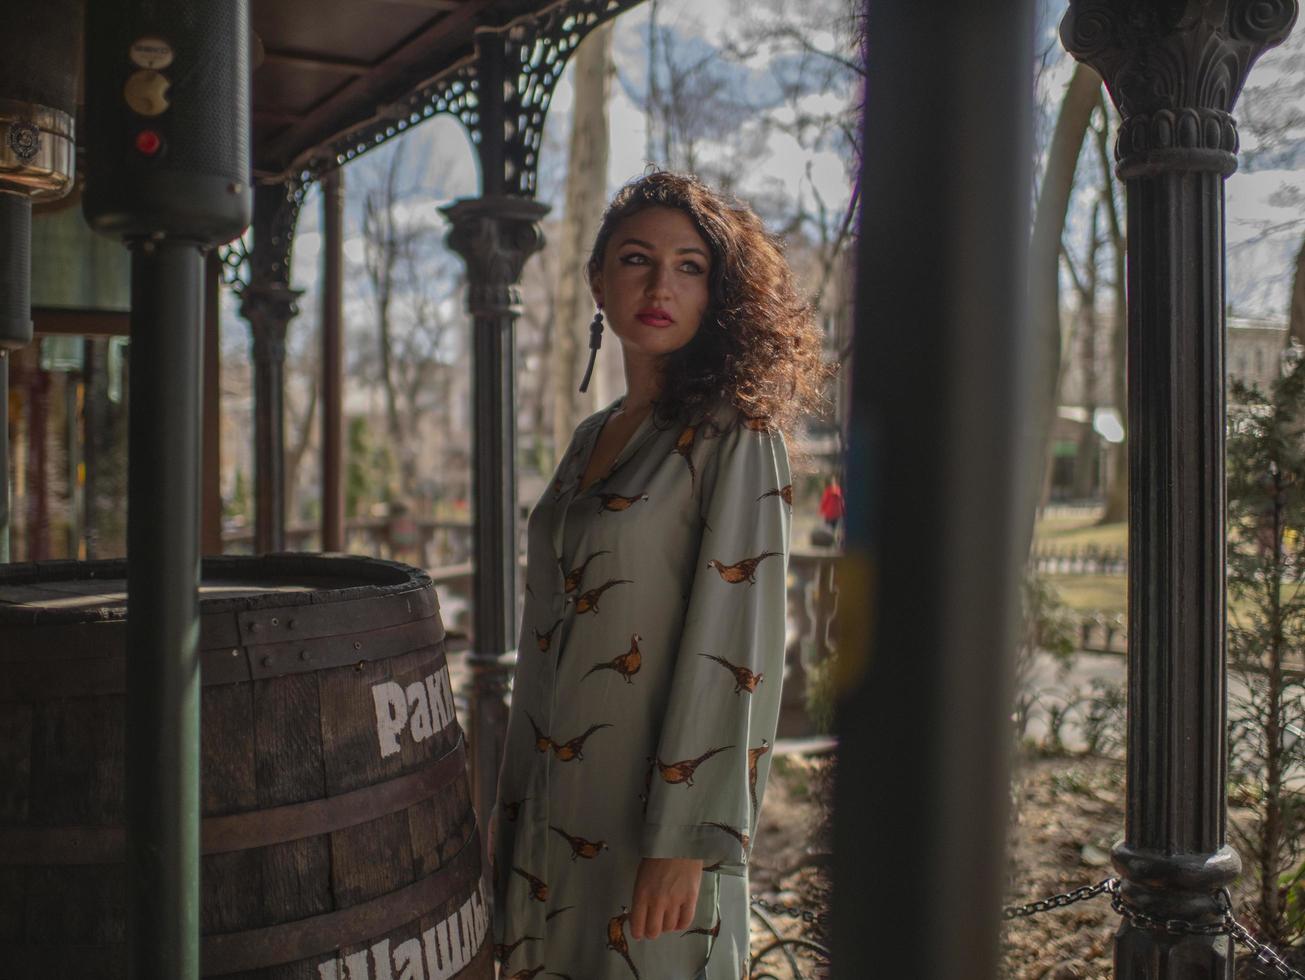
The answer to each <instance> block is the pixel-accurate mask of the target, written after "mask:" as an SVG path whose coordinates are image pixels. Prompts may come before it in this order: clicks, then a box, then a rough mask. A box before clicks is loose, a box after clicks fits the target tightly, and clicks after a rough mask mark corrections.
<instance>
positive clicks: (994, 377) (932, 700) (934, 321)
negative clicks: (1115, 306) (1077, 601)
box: [832, 0, 1034, 980]
mask: <svg viewBox="0 0 1305 980" xmlns="http://www.w3.org/2000/svg"><path fill="white" fill-rule="evenodd" d="M866 17H867V23H866V35H867V37H868V52H867V59H866V63H867V72H868V74H867V79H866V101H865V117H864V119H865V121H864V132H865V133H866V138H865V140H864V143H863V145H864V147H865V158H864V162H863V170H862V176H861V187H862V188H863V193H862V196H861V200H862V202H863V203H862V210H861V229H862V230H861V235H860V245H859V255H858V259H857V286H856V334H855V340H854V351H853V358H852V362H851V370H852V372H853V386H852V422H851V432H850V440H849V448H848V453H847V456H846V460H845V465H846V470H845V472H846V478H847V479H846V490H847V499H848V502H849V508H848V523H847V547H846V552H845V558H844V559H843V560H842V561H841V562H840V566H839V581H840V587H839V591H840V594H841V597H842V598H841V600H840V603H839V605H840V609H841V611H840V614H839V633H840V640H839V651H840V652H839V659H838V661H837V663H838V674H837V676H836V679H835V680H836V684H837V688H838V692H839V693H838V707H837V720H836V730H837V732H838V735H839V740H840V741H839V745H840V748H839V760H838V774H837V785H836V789H835V806H834V850H835V853H836V854H837V855H838V860H837V861H835V862H834V897H833V903H832V907H833V917H834V918H833V940H834V943H833V957H832V961H833V973H832V976H834V977H835V978H838V980H863V978H866V977H911V978H912V980H962V978H964V980H987V978H992V977H995V976H996V973H997V949H998V944H997V935H998V926H999V918H998V908H999V906H1000V904H1001V895H1002V891H1003V887H1002V886H1003V879H1004V874H1003V871H1004V869H1005V862H1004V860H1003V843H1004V837H1005V831H1006V821H1005V814H1006V806H1007V800H1008V797H1009V789H1008V787H1009V782H1008V775H1007V755H1008V750H1009V747H1010V743H1011V738H1010V729H1009V723H1008V718H1009V714H1010V671H1011V655H1012V649H1013V643H1014V636H1015V629H1014V626H1015V622H1016V607H1017V597H1018V582H1019V571H1020V568H1021V565H1022V561H1023V554H1024V552H1025V551H1026V549H1027V544H1028V540H1029V536H1030V535H1031V533H1032V503H1033V497H1034V487H1033V486H1032V485H1031V481H1030V480H1029V479H1028V476H1029V475H1030V474H1031V473H1032V469H1033V468H1032V466H1030V465H1029V462H1028V460H1029V450H1030V449H1031V445H1030V444H1031V438H1030V431H1029V426H1030V421H1029V418H1028V414H1029V411H1030V409H1031V406H1032V404H1033V401H1032V391H1031V385H1030V370H1029V369H1030V367H1031V360H1030V358H1029V356H1028V351H1029V347H1030V336H1029V331H1028V316H1027V310H1026V305H1025V297H1026V295H1027V261H1026V260H1027V253H1028V233H1029V218H1028V211H1029V191H1028V188H1029V183H1028V163H1027V161H1028V160H1029V159H1030V129H1031V119H1032V111H1031V101H1032V99H1031V89H1032V78H1031V59H1030V53H1031V52H1032V50H1033V41H1032V28H1033V16H1032V3H1031V2H1029V0H1021V2H1011V3H999V4H968V5H967V4H929V3H877V2H871V3H869V4H868V5H867V7H866ZM904 324H909V327H906V328H904V326H903V325H904Z"/></svg>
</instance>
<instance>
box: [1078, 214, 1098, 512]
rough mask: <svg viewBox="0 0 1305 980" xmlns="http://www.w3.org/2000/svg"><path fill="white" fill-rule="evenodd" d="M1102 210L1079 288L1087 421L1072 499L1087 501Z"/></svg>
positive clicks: (1092, 479) (1093, 452) (1092, 481)
mask: <svg viewBox="0 0 1305 980" xmlns="http://www.w3.org/2000/svg"><path fill="white" fill-rule="evenodd" d="M1100 213H1101V206H1100V205H1099V204H1097V205H1095V206H1093V208H1092V224H1091V234H1090V237H1089V241H1088V253H1087V261H1086V262H1084V264H1083V275H1082V282H1081V283H1080V284H1079V286H1080V288H1079V338H1078V341H1079V356H1080V357H1081V358H1082V364H1083V410H1084V411H1085V412H1086V413H1087V421H1086V422H1085V423H1084V425H1083V428H1082V429H1081V430H1080V431H1079V434H1078V451H1077V453H1076V455H1075V459H1074V487H1073V495H1074V497H1075V498H1076V499H1078V500H1087V499H1088V498H1089V497H1091V496H1092V495H1093V494H1094V493H1095V492H1096V489H1097V480H1096V462H1097V440H1098V436H1097V430H1096V427H1095V424H1094V423H1095V419H1096V410H1097V279H1098V276H1097V251H1098V248H1099V246H1100V242H1099V241H1098V240H1097V220H1098V218H1099V217H1100Z"/></svg>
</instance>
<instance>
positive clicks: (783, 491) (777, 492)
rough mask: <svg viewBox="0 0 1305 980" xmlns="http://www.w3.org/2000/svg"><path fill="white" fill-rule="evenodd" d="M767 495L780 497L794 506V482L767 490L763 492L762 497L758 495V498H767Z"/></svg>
mask: <svg viewBox="0 0 1305 980" xmlns="http://www.w3.org/2000/svg"><path fill="white" fill-rule="evenodd" d="M767 497H778V498H779V499H780V500H782V501H784V503H786V504H788V505H789V506H790V507H792V506H793V484H791V483H785V484H784V485H783V486H782V487H777V488H775V489H774V490H767V491H766V492H765V493H763V494H762V495H761V496H760V497H758V498H757V499H758V500H765V499H766V498H767Z"/></svg>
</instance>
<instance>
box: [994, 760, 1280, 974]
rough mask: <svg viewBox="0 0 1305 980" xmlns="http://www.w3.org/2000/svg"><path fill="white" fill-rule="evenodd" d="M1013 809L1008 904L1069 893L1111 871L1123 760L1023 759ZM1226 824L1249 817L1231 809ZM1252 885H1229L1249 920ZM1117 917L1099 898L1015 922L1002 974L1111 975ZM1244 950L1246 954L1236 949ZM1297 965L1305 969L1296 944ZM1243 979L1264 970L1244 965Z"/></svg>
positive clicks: (1120, 818) (1118, 832) (1006, 940)
mask: <svg viewBox="0 0 1305 980" xmlns="http://www.w3.org/2000/svg"><path fill="white" fill-rule="evenodd" d="M1011 796H1012V799H1011V803H1012V806H1013V811H1012V821H1011V828H1010V839H1009V842H1008V847H1007V869H1008V880H1007V901H1008V902H1010V903H1011V904H1018V903H1024V902H1027V901H1030V900H1032V899H1035V898H1046V897H1047V896H1050V895H1055V894H1059V893H1062V892H1068V891H1071V890H1072V889H1074V888H1077V887H1079V886H1080V885H1088V884H1095V883H1096V882H1099V881H1101V880H1102V879H1103V878H1107V877H1111V876H1112V875H1113V874H1114V870H1113V869H1112V868H1111V866H1110V849H1111V847H1113V846H1114V844H1115V842H1116V841H1117V840H1118V839H1119V838H1120V837H1121V836H1122V833H1123V826H1124V815H1123V813H1124V767H1123V764H1122V763H1120V762H1117V761H1113V760H1108V759H1100V758H1093V757H1089V756H1061V757H1054V758H1045V759H1031V760H1026V761H1025V762H1024V763H1023V764H1022V765H1020V766H1019V767H1018V769H1017V770H1016V774H1015V778H1014V779H1013V780H1012V782H1011ZM1228 817H1229V821H1230V822H1231V823H1234V824H1236V823H1240V822H1242V821H1245V820H1247V819H1249V817H1250V813H1249V811H1247V810H1245V809H1242V808H1240V807H1237V806H1230V808H1229V814H1228ZM1251 887H1252V885H1251V882H1250V881H1249V880H1248V876H1245V875H1244V876H1243V877H1242V878H1241V879H1240V880H1239V881H1238V882H1236V883H1235V884H1234V886H1233V888H1232V896H1233V907H1234V909H1235V910H1236V914H1237V916H1238V918H1239V919H1240V920H1241V921H1242V922H1243V923H1244V924H1246V925H1247V926H1249V927H1251V928H1252V929H1253V928H1254V923H1253V921H1252V919H1251V917H1250V915H1249V914H1248V913H1247V911H1246V910H1247V909H1248V908H1249V905H1250V901H1251V895H1249V894H1248V891H1249V889H1250V888H1251ZM1118 925H1119V917H1118V916H1117V915H1116V914H1115V912H1114V911H1113V910H1112V909H1111V907H1110V902H1109V899H1108V896H1105V895H1102V896H1099V897H1097V898H1093V899H1090V900H1088V901H1086V902H1080V903H1078V904H1076V905H1071V906H1069V907H1067V908H1063V909H1059V910H1055V911H1051V912H1044V913H1042V914H1040V915H1036V916H1033V917H1030V918H1026V919H1016V920H1014V921H1012V922H1011V923H1009V924H1008V925H1007V926H1006V928H1005V930H1004V932H1003V935H1002V949H1001V955H1002V970H1001V976H1002V977H1003V978H1005V980H1110V976H1111V966H1112V962H1111V960H1112V956H1113V941H1114V935H1115V930H1116V928H1117V927H1118ZM1239 952H1240V951H1239ZM1289 955H1292V956H1293V966H1295V967H1296V968H1297V969H1299V968H1301V967H1302V966H1305V963H1302V962H1301V957H1300V954H1299V953H1298V952H1296V951H1293V952H1292V953H1291V954H1289ZM1238 975H1239V977H1241V978H1243V980H1253V978H1258V977H1260V976H1264V975H1266V974H1261V973H1260V972H1259V971H1258V970H1257V969H1256V967H1255V966H1254V965H1252V964H1249V963H1245V962H1243V964H1242V966H1241V969H1240V971H1239V974H1238Z"/></svg>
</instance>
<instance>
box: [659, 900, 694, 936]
mask: <svg viewBox="0 0 1305 980" xmlns="http://www.w3.org/2000/svg"><path fill="white" fill-rule="evenodd" d="M683 918H684V906H683V905H668V906H667V907H666V911H665V912H664V913H663V915H662V932H677V931H678V930H680V929H683V928H684V927H683V926H682V925H680V924H679V922H680V920H681V919H683ZM690 918H692V916H690Z"/></svg>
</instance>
